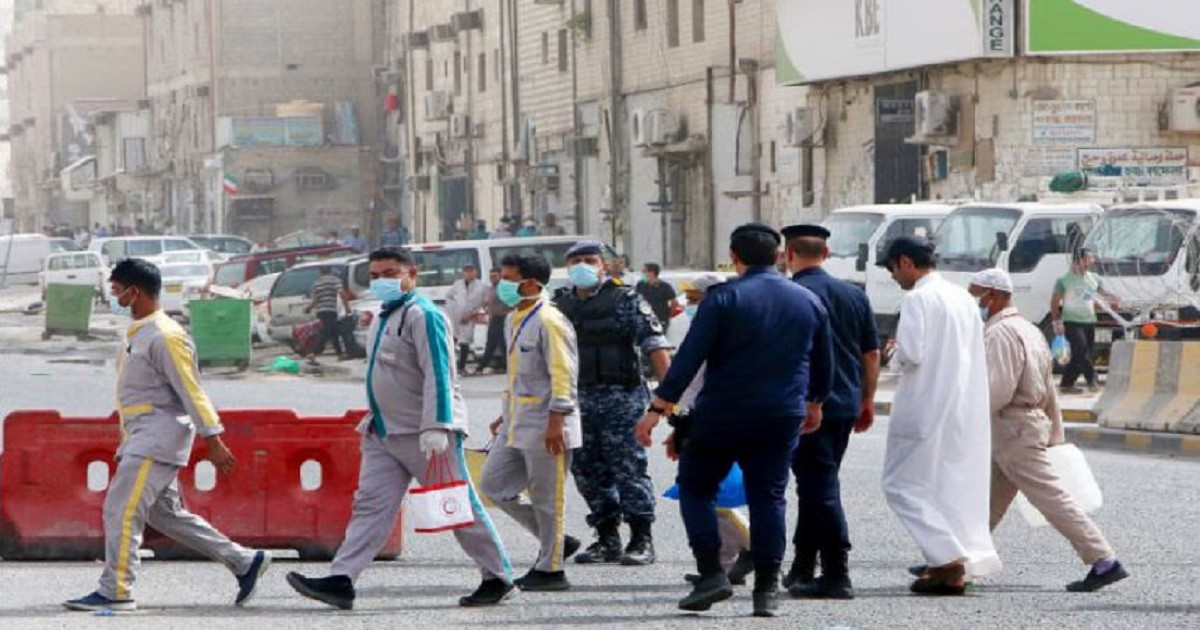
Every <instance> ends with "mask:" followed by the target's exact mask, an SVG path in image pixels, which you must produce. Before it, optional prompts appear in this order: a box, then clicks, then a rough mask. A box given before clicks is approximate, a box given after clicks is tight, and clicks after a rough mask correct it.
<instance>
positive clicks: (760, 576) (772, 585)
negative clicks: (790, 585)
mask: <svg viewBox="0 0 1200 630" xmlns="http://www.w3.org/2000/svg"><path fill="white" fill-rule="evenodd" d="M753 598H754V616H755V617H774V616H775V615H776V614H778V612H779V567H778V566H761V565H760V566H757V567H755V568H754V593H753Z"/></svg>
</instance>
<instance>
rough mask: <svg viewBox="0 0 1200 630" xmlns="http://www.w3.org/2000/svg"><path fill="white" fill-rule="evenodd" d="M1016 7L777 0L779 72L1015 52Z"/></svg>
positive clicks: (908, 0)
mask: <svg viewBox="0 0 1200 630" xmlns="http://www.w3.org/2000/svg"><path fill="white" fill-rule="evenodd" d="M1039 1H1041V0H1039ZM1193 1H1194V2H1197V3H1200V0H1193ZM1014 6H1015V0H776V7H775V12H776V20H777V22H776V38H775V61H776V65H775V71H776V76H777V79H778V82H779V83H781V84H790V85H795V84H800V83H811V82H814V81H824V80H829V79H838V78H844V77H854V76H862V75H868V74H877V73H881V72H890V71H894V70H904V69H907V68H915V67H918V66H924V65H930V64H938V63H952V62H955V61H963V60H967V59H977V58H981V57H1010V56H1012V54H1013V41H1014V39H1015V37H1014V34H1015V30H1016V27H1015V20H1014V12H1013V9H1014Z"/></svg>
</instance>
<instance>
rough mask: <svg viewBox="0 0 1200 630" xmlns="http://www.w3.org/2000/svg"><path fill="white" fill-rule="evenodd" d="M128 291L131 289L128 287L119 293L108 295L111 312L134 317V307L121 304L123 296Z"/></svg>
mask: <svg viewBox="0 0 1200 630" xmlns="http://www.w3.org/2000/svg"><path fill="white" fill-rule="evenodd" d="M128 292H129V289H126V290H124V291H122V292H121V293H120V294H118V295H110V296H108V310H109V312H111V313H112V314H113V315H119V316H121V317H133V307H132V306H121V296H123V295H125V294H126V293H128Z"/></svg>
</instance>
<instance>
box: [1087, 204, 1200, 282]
mask: <svg viewBox="0 0 1200 630" xmlns="http://www.w3.org/2000/svg"><path fill="white" fill-rule="evenodd" d="M1195 220H1196V213H1195V212H1192V211H1190V210H1177V209H1169V210H1168V209H1162V208H1126V209H1117V210H1112V211H1110V212H1109V213H1108V214H1106V215H1105V216H1104V218H1103V219H1101V221H1100V223H1098V224H1097V225H1096V227H1095V228H1093V229H1092V232H1091V234H1089V235H1088V239H1087V245H1086V247H1087V248H1088V249H1089V250H1091V251H1092V252H1093V253H1095V254H1096V259H1097V260H1096V266H1095V271H1096V272H1097V273H1099V274H1101V275H1107V276H1160V275H1162V274H1164V273H1166V272H1167V269H1169V268H1170V266H1171V265H1172V264H1173V263H1174V262H1175V258H1176V257H1177V256H1178V254H1179V249H1180V248H1181V247H1182V246H1183V241H1184V236H1185V235H1186V234H1187V233H1188V232H1189V231H1190V229H1191V226H1192V224H1193V223H1194V222H1195Z"/></svg>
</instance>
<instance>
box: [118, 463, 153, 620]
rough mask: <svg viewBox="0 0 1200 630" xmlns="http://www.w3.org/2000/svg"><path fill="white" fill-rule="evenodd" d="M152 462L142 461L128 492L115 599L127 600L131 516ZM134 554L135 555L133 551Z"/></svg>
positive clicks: (131, 530) (131, 533)
mask: <svg viewBox="0 0 1200 630" xmlns="http://www.w3.org/2000/svg"><path fill="white" fill-rule="evenodd" d="M153 465H154V460H152V459H146V460H142V465H141V466H140V467H139V468H138V474H137V479H136V480H135V481H134V482H133V490H131V491H130V492H129V502H128V503H126V504H125V514H124V515H122V516H121V546H120V551H119V552H117V593H116V595H117V599H128V598H129V589H128V588H126V587H125V574H126V573H127V572H128V571H129V545H130V544H131V542H132V540H131V538H133V515H134V513H135V512H137V506H138V503H141V501H142V492H144V491H145V490H146V477H149V476H150V467H151V466H153ZM134 553H137V551H136V550H134Z"/></svg>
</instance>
